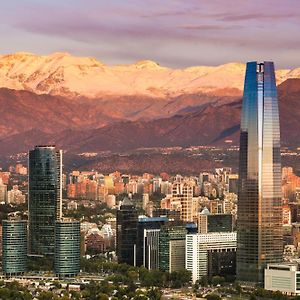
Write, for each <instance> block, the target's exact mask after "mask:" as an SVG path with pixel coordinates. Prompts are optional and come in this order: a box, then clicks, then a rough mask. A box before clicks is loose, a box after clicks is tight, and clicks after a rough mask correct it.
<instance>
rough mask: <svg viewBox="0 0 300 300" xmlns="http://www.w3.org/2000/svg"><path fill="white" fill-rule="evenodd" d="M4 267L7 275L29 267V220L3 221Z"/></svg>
mask: <svg viewBox="0 0 300 300" xmlns="http://www.w3.org/2000/svg"><path fill="white" fill-rule="evenodd" d="M2 268H3V273H4V274H5V275H7V276H11V275H20V274H22V273H24V272H26V269H27V221H22V220H3V221H2Z"/></svg>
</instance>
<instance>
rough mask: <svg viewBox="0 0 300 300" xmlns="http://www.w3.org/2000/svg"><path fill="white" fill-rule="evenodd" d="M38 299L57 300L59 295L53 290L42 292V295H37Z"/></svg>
mask: <svg viewBox="0 0 300 300" xmlns="http://www.w3.org/2000/svg"><path fill="white" fill-rule="evenodd" d="M37 298H38V300H56V299H57V297H55V296H54V294H53V293H52V292H50V291H49V292H41V293H40V295H39V296H38V297H37Z"/></svg>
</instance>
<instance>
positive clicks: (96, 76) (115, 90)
mask: <svg viewBox="0 0 300 300" xmlns="http://www.w3.org/2000/svg"><path fill="white" fill-rule="evenodd" d="M244 73H245V65H244V64H242V63H238V62H235V63H227V64H223V65H220V66H193V67H188V68H184V69H172V68H168V67H163V66H160V65H159V64H158V63H156V62H154V61H151V60H142V61H138V62H136V63H134V64H127V65H113V66H109V65H106V64H104V63H103V62H100V61H98V60H97V59H95V58H92V57H75V56H72V55H70V54H69V53H60V52H57V53H53V54H50V55H36V54H32V53H26V52H19V53H15V54H8V55H0V87H5V88H10V89H15V90H27V91H31V92H34V93H36V94H49V95H55V96H64V97H69V98H74V97H86V98H91V99H95V98H99V97H103V96H149V97H157V98H162V99H166V98H169V97H177V96H179V95H182V94H195V93H209V92H210V93H214V92H216V91H217V90H220V89H228V88H234V89H237V90H239V91H240V93H241V91H242V88H243V81H244ZM276 74H277V81H278V84H280V83H282V82H283V81H284V80H286V79H288V78H294V77H295V78H300V68H296V69H292V70H289V69H285V70H278V71H277V72H276Z"/></svg>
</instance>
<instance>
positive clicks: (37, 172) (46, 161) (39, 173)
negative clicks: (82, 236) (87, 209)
mask: <svg viewBox="0 0 300 300" xmlns="http://www.w3.org/2000/svg"><path fill="white" fill-rule="evenodd" d="M28 209H29V254H31V255H53V254H54V240H55V238H54V228H55V221H56V220H59V219H60V218H61V217H62V151H61V150H56V148H55V146H36V147H35V149H34V150H31V151H29V201H28Z"/></svg>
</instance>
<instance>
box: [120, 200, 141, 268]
mask: <svg viewBox="0 0 300 300" xmlns="http://www.w3.org/2000/svg"><path fill="white" fill-rule="evenodd" d="M137 224H138V213H137V210H136V208H135V206H134V205H133V204H132V202H131V201H130V200H129V199H128V198H125V199H124V200H123V203H122V205H121V207H120V209H119V210H118V211H117V256H118V262H119V263H126V264H128V265H132V266H134V265H135V264H136V263H135V257H136V248H135V245H136V237H137Z"/></svg>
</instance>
